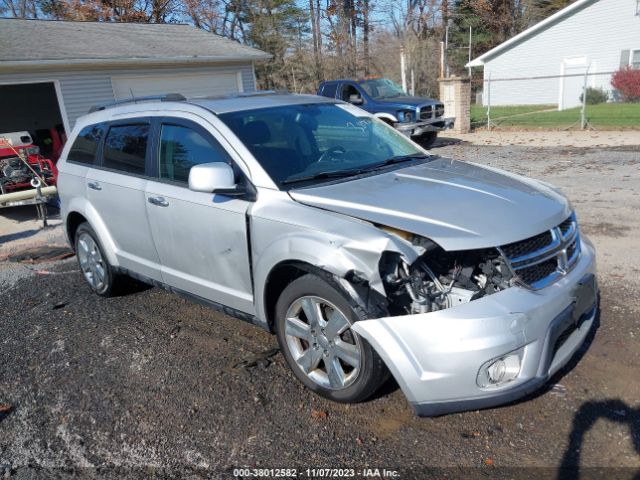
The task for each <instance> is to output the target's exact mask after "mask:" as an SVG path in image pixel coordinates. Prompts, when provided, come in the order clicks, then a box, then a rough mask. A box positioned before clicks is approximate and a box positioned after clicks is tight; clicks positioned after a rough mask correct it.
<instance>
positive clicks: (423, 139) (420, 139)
mask: <svg viewBox="0 0 640 480" xmlns="http://www.w3.org/2000/svg"><path fill="white" fill-rule="evenodd" d="M437 138H438V132H427V133H423V134H422V135H418V136H417V137H414V138H413V140H414V141H415V142H416V143H417V144H418V145H420V146H421V147H422V148H431V147H432V146H433V144H434V143H436V139H437Z"/></svg>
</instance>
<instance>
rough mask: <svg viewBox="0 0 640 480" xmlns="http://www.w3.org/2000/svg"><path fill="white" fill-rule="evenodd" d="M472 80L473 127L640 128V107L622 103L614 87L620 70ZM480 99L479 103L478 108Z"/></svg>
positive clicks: (487, 76) (637, 104)
mask: <svg viewBox="0 0 640 480" xmlns="http://www.w3.org/2000/svg"><path fill="white" fill-rule="evenodd" d="M567 70H568V71H567V72H565V73H564V74H563V75H544V76H529V77H503V76H497V75H496V76H494V77H493V78H492V76H491V75H490V74H489V75H486V76H485V78H484V79H482V78H474V79H473V80H472V92H474V93H473V95H474V97H475V98H473V99H472V105H471V127H472V128H473V129H478V128H486V129H488V130H491V129H523V130H524V129H555V130H563V129H565V130H570V129H576V130H586V129H597V130H623V129H640V103H625V102H622V101H621V98H620V95H619V94H618V92H617V91H616V90H615V89H614V88H613V87H612V86H611V76H612V75H613V74H614V73H615V72H589V70H588V69H587V70H586V71H584V70H585V69H584V67H583V68H582V71H579V72H572V71H571V70H570V69H567ZM473 100H475V104H473Z"/></svg>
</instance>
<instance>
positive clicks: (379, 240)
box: [249, 192, 419, 322]
mask: <svg viewBox="0 0 640 480" xmlns="http://www.w3.org/2000/svg"><path fill="white" fill-rule="evenodd" d="M261 195H263V194H261ZM268 195H271V198H269V199H268V201H266V202H264V203H263V202H260V203H258V204H256V205H254V208H253V209H252V210H251V211H250V213H249V222H250V232H251V254H252V259H253V260H254V263H253V278H254V285H255V292H254V294H255V303H256V314H257V317H258V319H260V321H263V322H266V318H267V315H266V312H265V308H264V305H265V302H264V299H265V286H266V284H267V280H268V278H269V275H270V273H271V272H272V271H273V269H274V268H275V267H277V266H278V265H279V264H282V263H283V262H303V263H306V264H309V265H312V266H314V267H317V268H320V269H322V270H325V271H327V272H329V273H331V274H333V275H335V276H337V277H339V278H344V277H345V276H346V275H347V274H348V273H349V272H351V271H355V272H357V273H358V274H359V275H360V276H362V277H364V278H365V279H366V280H367V282H368V284H369V287H370V288H372V289H374V290H376V291H377V292H379V293H380V294H382V295H385V291H384V286H383V284H382V279H381V278H380V272H379V261H380V257H381V255H382V253H383V252H385V251H392V252H397V253H399V254H400V255H401V256H402V257H403V258H405V259H406V261H407V262H409V263H412V262H414V261H415V260H416V259H417V258H418V255H419V252H418V251H417V249H416V248H415V247H413V246H412V245H411V244H410V243H409V242H406V241H404V240H402V239H401V238H399V237H397V236H395V235H392V234H389V233H387V232H384V231H382V230H380V229H379V228H377V227H375V226H374V225H372V224H370V223H368V222H365V221H361V220H357V219H354V218H352V217H348V216H345V215H341V214H336V213H333V212H328V211H325V210H322V209H318V208H309V207H308V206H304V205H301V204H299V203H297V202H295V201H294V200H292V199H291V198H290V197H289V196H288V195H287V194H286V193H283V192H269V193H268ZM285 209H286V216H285V215H284V212H285ZM284 218H286V219H287V220H286V221H284V220H281V219H284Z"/></svg>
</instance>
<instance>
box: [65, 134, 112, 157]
mask: <svg viewBox="0 0 640 480" xmlns="http://www.w3.org/2000/svg"><path fill="white" fill-rule="evenodd" d="M103 128H104V127H103V125H89V126H87V127H84V128H83V129H82V130H80V133H79V134H78V136H77V137H76V140H75V141H74V142H73V145H71V149H70V150H69V155H68V156H67V160H69V161H71V162H78V163H85V164H93V163H94V161H95V158H96V152H97V151H98V144H99V143H100V139H101V138H102V133H103Z"/></svg>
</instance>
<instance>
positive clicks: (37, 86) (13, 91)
mask: <svg viewBox="0 0 640 480" xmlns="http://www.w3.org/2000/svg"><path fill="white" fill-rule="evenodd" d="M0 99H1V101H0V103H1V104H2V108H3V111H4V112H5V114H4V115H2V116H0V133H9V132H20V131H27V132H29V133H30V134H31V137H32V138H33V140H34V143H35V144H36V145H37V146H38V147H40V151H41V153H42V155H43V156H45V157H47V158H50V159H51V160H54V161H55V160H57V158H58V156H59V155H60V151H61V149H62V146H63V145H64V141H65V139H66V132H65V130H64V124H63V121H62V114H61V112H60V105H59V103H58V96H57V95H56V89H55V85H54V83H53V82H46V83H25V84H11V85H0Z"/></svg>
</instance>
